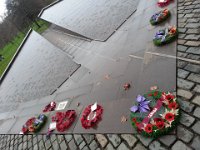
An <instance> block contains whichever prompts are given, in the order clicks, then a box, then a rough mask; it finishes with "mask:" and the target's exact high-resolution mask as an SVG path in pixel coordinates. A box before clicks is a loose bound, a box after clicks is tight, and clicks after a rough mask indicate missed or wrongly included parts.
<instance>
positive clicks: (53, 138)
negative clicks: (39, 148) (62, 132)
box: [50, 134, 59, 142]
mask: <svg viewBox="0 0 200 150" xmlns="http://www.w3.org/2000/svg"><path fill="white" fill-rule="evenodd" d="M58 136H59V135H58ZM50 138H51V142H53V141H55V140H57V138H56V135H55V134H52V135H51V136H50Z"/></svg>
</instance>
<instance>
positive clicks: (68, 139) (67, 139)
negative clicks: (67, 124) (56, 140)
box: [65, 134, 72, 142]
mask: <svg viewBox="0 0 200 150" xmlns="http://www.w3.org/2000/svg"><path fill="white" fill-rule="evenodd" d="M65 140H66V141H67V142H69V141H71V140H72V135H71V134H67V135H65Z"/></svg>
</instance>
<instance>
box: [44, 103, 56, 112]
mask: <svg viewBox="0 0 200 150" xmlns="http://www.w3.org/2000/svg"><path fill="white" fill-rule="evenodd" d="M55 108H56V102H51V103H49V104H48V105H46V106H45V108H44V109H43V112H49V111H54V110H55Z"/></svg>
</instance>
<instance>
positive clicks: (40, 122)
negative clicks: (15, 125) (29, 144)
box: [22, 114, 47, 134]
mask: <svg viewBox="0 0 200 150" xmlns="http://www.w3.org/2000/svg"><path fill="white" fill-rule="evenodd" d="M46 120H47V116H46V115H44V114H40V115H39V116H38V117H32V118H30V119H28V120H27V121H26V123H25V124H24V125H23V127H22V133H24V134H26V133H29V132H33V133H36V132H38V131H40V129H41V128H42V127H43V126H44V124H45V123H46Z"/></svg>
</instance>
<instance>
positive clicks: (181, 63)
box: [177, 60, 187, 68]
mask: <svg viewBox="0 0 200 150" xmlns="http://www.w3.org/2000/svg"><path fill="white" fill-rule="evenodd" d="M177 63H178V64H177V65H178V67H179V68H184V67H185V66H186V65H187V62H185V61H182V60H178V61H177Z"/></svg>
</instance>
